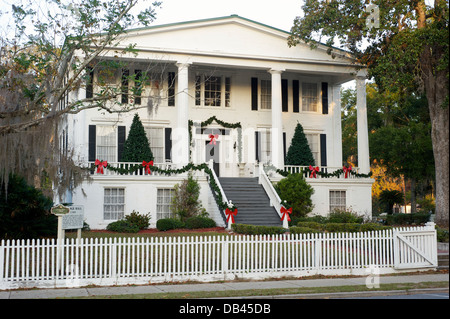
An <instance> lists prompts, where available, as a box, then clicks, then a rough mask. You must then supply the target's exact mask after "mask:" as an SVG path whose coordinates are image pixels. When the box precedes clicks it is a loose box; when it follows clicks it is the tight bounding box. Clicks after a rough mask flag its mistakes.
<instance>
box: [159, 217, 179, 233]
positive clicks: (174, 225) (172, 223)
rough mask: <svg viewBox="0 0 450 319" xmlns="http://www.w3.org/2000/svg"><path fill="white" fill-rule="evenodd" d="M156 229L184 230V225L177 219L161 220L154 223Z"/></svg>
mask: <svg viewBox="0 0 450 319" xmlns="http://www.w3.org/2000/svg"><path fill="white" fill-rule="evenodd" d="M156 228H157V229H158V230H160V231H166V230H171V229H178V228H184V223H183V222H182V221H181V220H179V219H177V218H162V219H158V221H157V222H156Z"/></svg>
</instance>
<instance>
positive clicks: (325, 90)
mask: <svg viewBox="0 0 450 319" xmlns="http://www.w3.org/2000/svg"><path fill="white" fill-rule="evenodd" d="M322 114H328V83H327V82H322Z"/></svg>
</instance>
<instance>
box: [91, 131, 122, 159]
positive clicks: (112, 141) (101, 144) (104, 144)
mask: <svg viewBox="0 0 450 319" xmlns="http://www.w3.org/2000/svg"><path fill="white" fill-rule="evenodd" d="M102 130H105V131H106V130H111V133H109V134H111V136H110V137H108V140H106V139H102V138H104V137H105V136H107V135H104V136H101V135H99V133H101V132H102ZM109 134H108V135H109ZM104 148H105V149H107V148H110V150H109V151H107V152H104ZM100 150H101V151H100ZM95 153H96V154H97V158H98V159H99V160H101V161H108V162H117V126H115V125H97V128H96V137H95Z"/></svg>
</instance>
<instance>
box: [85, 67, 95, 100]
mask: <svg viewBox="0 0 450 319" xmlns="http://www.w3.org/2000/svg"><path fill="white" fill-rule="evenodd" d="M86 73H87V79H86V98H87V99H91V98H93V97H94V69H93V68H91V67H89V66H88V67H86Z"/></svg>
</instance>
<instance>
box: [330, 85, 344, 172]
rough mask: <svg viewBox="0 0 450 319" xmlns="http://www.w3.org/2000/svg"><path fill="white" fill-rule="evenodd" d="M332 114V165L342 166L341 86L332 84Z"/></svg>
mask: <svg viewBox="0 0 450 319" xmlns="http://www.w3.org/2000/svg"><path fill="white" fill-rule="evenodd" d="M331 92H332V102H331V114H332V121H333V138H334V143H333V159H332V162H331V163H330V164H329V165H330V166H335V167H341V166H342V119H341V86H340V85H333V86H332V90H331Z"/></svg>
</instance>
